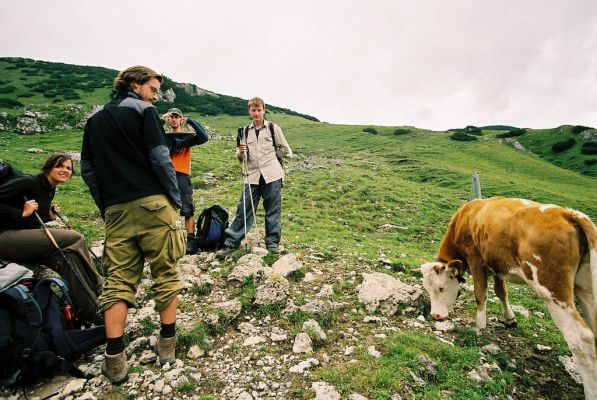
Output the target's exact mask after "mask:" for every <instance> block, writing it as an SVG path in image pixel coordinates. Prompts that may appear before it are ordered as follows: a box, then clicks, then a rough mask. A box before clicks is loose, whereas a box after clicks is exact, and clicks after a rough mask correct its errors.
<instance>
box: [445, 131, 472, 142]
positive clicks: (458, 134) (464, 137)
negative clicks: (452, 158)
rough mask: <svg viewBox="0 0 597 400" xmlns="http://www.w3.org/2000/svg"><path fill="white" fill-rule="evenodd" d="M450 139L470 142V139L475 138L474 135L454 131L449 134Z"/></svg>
mask: <svg viewBox="0 0 597 400" xmlns="http://www.w3.org/2000/svg"><path fill="white" fill-rule="evenodd" d="M450 139H452V140H459V141H461V142H470V141H472V140H477V138H476V137H475V136H472V135H469V134H466V133H463V132H454V133H453V134H451V135H450Z"/></svg>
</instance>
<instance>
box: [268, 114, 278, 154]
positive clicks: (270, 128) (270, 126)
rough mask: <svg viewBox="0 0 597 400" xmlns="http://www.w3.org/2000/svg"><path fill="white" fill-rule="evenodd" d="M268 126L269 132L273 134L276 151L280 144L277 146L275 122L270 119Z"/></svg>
mask: <svg viewBox="0 0 597 400" xmlns="http://www.w3.org/2000/svg"><path fill="white" fill-rule="evenodd" d="M267 127H268V129H269V133H271V135H272V142H273V143H274V151H276V150H278V146H276V135H274V123H273V122H270V121H268V124H267Z"/></svg>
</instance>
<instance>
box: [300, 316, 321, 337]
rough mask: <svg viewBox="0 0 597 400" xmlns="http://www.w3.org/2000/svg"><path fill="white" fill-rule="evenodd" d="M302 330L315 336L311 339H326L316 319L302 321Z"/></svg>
mask: <svg viewBox="0 0 597 400" xmlns="http://www.w3.org/2000/svg"><path fill="white" fill-rule="evenodd" d="M303 331H306V332H308V333H311V332H312V333H313V335H315V337H314V338H312V339H316V340H326V339H327V336H326V334H325V332H324V331H323V329H321V327H320V326H319V324H318V323H317V321H315V320H314V319H310V320H308V321H305V322H303Z"/></svg>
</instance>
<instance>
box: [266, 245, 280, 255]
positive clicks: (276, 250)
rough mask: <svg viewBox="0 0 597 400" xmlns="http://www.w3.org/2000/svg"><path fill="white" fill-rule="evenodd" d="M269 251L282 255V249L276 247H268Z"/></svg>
mask: <svg viewBox="0 0 597 400" xmlns="http://www.w3.org/2000/svg"><path fill="white" fill-rule="evenodd" d="M267 251H269V252H270V253H273V254H280V247H279V246H276V245H273V246H267Z"/></svg>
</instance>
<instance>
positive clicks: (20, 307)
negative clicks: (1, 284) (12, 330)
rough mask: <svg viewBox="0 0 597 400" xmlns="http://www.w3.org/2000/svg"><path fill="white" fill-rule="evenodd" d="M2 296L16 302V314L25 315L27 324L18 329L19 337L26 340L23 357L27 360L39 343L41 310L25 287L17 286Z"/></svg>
mask: <svg viewBox="0 0 597 400" xmlns="http://www.w3.org/2000/svg"><path fill="white" fill-rule="evenodd" d="M2 294H3V295H6V296H8V297H10V298H11V299H12V300H13V301H14V302H15V307H14V308H13V309H14V310H15V312H16V313H18V314H21V315H23V314H24V315H25V318H26V322H25V324H24V325H21V326H18V327H17V328H20V329H19V335H20V336H22V337H23V339H24V343H23V351H22V352H21V357H22V358H27V357H29V356H30V355H31V353H32V350H33V345H34V344H35V342H36V341H37V338H38V337H39V331H40V329H41V327H42V315H41V309H40V307H39V305H38V304H37V302H36V301H35V299H34V298H33V295H32V294H31V292H30V291H29V289H27V287H26V286H24V285H15V286H13V287H11V288H9V289H7V290H5V291H4V292H2Z"/></svg>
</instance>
